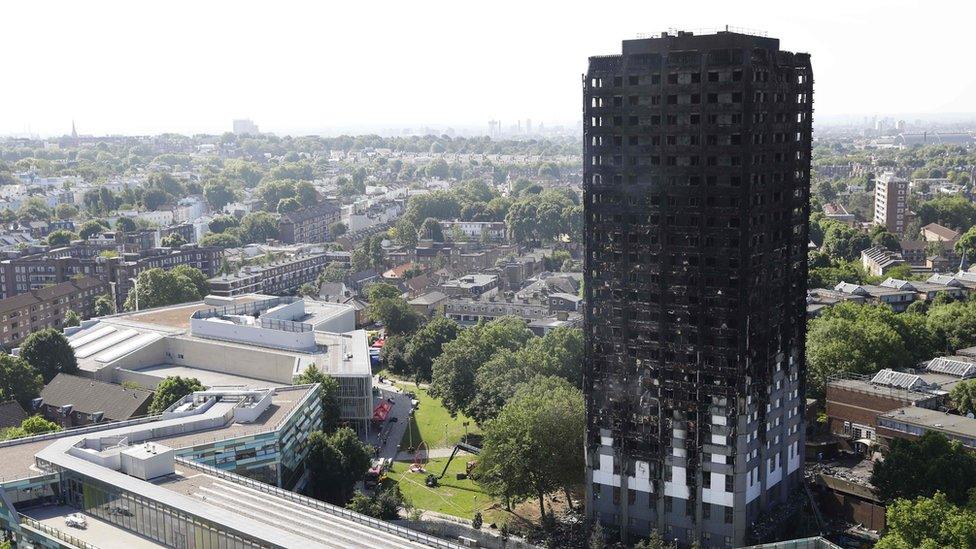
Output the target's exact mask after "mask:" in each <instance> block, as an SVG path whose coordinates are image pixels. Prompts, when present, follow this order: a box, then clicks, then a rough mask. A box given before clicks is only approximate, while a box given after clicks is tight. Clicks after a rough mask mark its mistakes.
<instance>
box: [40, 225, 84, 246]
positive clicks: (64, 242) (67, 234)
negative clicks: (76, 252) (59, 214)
mask: <svg viewBox="0 0 976 549" xmlns="http://www.w3.org/2000/svg"><path fill="white" fill-rule="evenodd" d="M76 238H78V235H76V234H75V233H73V232H71V231H68V230H65V229H58V230H56V231H51V234H49V235H47V245H48V246H50V247H52V248H63V247H65V246H68V245H70V244H71V241H72V240H75V239H76Z"/></svg>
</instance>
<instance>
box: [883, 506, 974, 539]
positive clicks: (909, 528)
mask: <svg viewBox="0 0 976 549" xmlns="http://www.w3.org/2000/svg"><path fill="white" fill-rule="evenodd" d="M885 523H886V529H885V534H884V536H883V537H882V538H881V539H880V540H879V541H878V543H877V544H875V546H874V547H875V549H941V548H943V547H959V548H961V547H976V512H974V511H973V510H972V509H968V508H961V507H958V506H956V505H953V504H952V503H951V501H950V500H949V498H947V497H946V495H945V494H943V493H942V492H937V493H935V494H934V495H933V496H932V497H922V498H918V499H913V500H912V499H898V500H895V501H894V502H892V503H891V504H889V505H888V509H887V511H886V512H885Z"/></svg>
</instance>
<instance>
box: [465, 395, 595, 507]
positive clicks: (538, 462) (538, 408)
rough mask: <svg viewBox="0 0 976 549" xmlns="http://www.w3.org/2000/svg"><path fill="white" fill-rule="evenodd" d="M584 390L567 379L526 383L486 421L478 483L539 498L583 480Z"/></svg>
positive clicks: (494, 490) (503, 493) (491, 489)
mask: <svg viewBox="0 0 976 549" xmlns="http://www.w3.org/2000/svg"><path fill="white" fill-rule="evenodd" d="M584 427H585V415H584V410H583V394H582V393H581V392H580V390H579V389H577V388H575V387H573V386H571V385H570V384H569V383H567V382H566V381H565V380H563V379H559V378H554V377H545V376H538V377H535V378H533V379H532V380H530V381H529V382H528V383H526V384H525V385H523V386H522V387H521V388H520V389H519V390H518V391H517V392H516V393H515V395H514V396H513V397H512V398H511V400H509V401H508V403H507V404H505V406H504V407H503V408H502V409H501V412H499V414H498V417H497V418H495V419H494V420H492V421H490V422H488V424H487V425H486V426H485V435H484V440H483V448H482V453H481V456H480V461H479V464H478V472H479V474H480V477H479V482H480V483H481V484H482V485H483V486H484V487H485V489H486V490H487V491H488V492H489V493H491V494H493V495H497V496H504V497H506V498H508V499H513V500H520V499H525V498H528V497H530V496H531V497H537V498H538V500H539V511H540V515H541V516H543V517H545V516H546V511H545V499H544V496H545V494H548V493H550V492H553V491H555V490H557V489H560V488H562V489H567V488H568V487H569V486H572V485H575V484H577V483H579V482H580V481H582V480H583V478H582V477H583V465H584V463H583V431H584Z"/></svg>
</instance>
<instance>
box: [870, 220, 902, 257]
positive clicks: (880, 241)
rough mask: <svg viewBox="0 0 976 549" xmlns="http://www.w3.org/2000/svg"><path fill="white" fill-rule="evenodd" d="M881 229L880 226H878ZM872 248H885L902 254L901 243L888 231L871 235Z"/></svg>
mask: <svg viewBox="0 0 976 549" xmlns="http://www.w3.org/2000/svg"><path fill="white" fill-rule="evenodd" d="M878 226H879V227H880V225H878ZM871 245H872V246H883V247H885V248H887V249H889V250H891V251H893V252H901V241H900V240H898V237H897V236H895V235H893V234H891V233H890V232H888V231H880V232H877V233H875V234H873V235H871Z"/></svg>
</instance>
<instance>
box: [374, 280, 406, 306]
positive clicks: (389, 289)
mask: <svg viewBox="0 0 976 549" xmlns="http://www.w3.org/2000/svg"><path fill="white" fill-rule="evenodd" d="M401 295H402V292H400V290H398V289H397V287H396V286H394V285H392V284H387V283H386V282H374V283H373V284H370V285H369V286H366V299H367V300H368V301H370V302H373V301H379V300H381V299H388V298H397V297H400V296H401Z"/></svg>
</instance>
